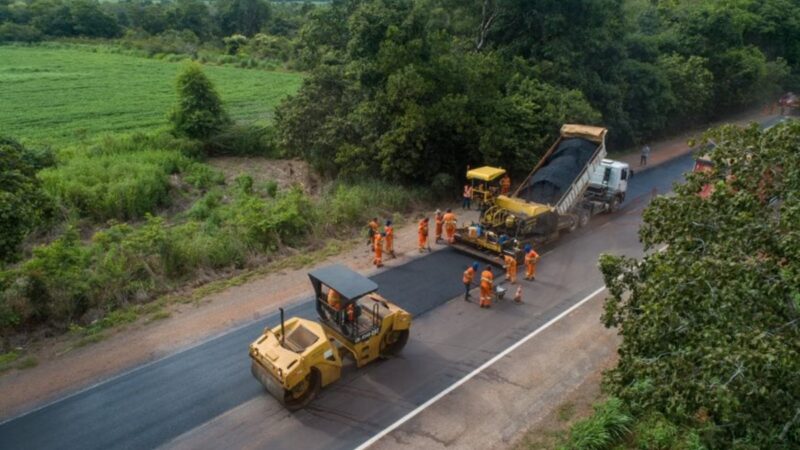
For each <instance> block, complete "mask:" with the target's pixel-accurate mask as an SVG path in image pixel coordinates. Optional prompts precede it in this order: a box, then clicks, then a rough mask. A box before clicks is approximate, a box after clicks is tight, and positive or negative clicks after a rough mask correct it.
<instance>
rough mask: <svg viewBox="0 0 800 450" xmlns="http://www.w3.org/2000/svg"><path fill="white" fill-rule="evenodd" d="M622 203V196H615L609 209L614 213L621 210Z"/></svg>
mask: <svg viewBox="0 0 800 450" xmlns="http://www.w3.org/2000/svg"><path fill="white" fill-rule="evenodd" d="M620 203H622V201H621V200H620V198H619V197H617V196H614V198H612V199H611V203H610V204H609V205H608V211H609V212H612V213H613V212H617V211H619V205H620Z"/></svg>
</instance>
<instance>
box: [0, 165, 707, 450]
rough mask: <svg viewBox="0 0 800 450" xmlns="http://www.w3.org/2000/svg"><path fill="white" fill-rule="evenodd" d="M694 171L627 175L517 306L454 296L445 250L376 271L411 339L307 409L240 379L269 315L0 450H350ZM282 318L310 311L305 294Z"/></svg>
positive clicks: (504, 331)
mask: <svg viewBox="0 0 800 450" xmlns="http://www.w3.org/2000/svg"><path fill="white" fill-rule="evenodd" d="M691 167H692V159H691V158H690V157H688V156H685V157H682V158H678V159H676V160H673V161H671V162H669V163H666V164H664V165H661V166H657V167H655V168H652V169H649V170H647V171H644V172H641V173H637V174H636V176H635V177H634V178H633V179H632V180H631V184H630V187H629V193H628V198H627V200H626V202H625V204H623V208H622V210H621V211H619V212H618V213H616V214H613V215H607V216H598V217H596V218H595V219H593V221H592V222H591V224H590V225H589V226H588V227H587V228H585V229H582V230H579V231H577V232H575V233H573V234H570V235H566V236H563V237H562V238H561V239H560V240H559V241H558V242H557V243H556V244H555V245H554V246H553V248H552V249H548V248H545V249H543V250H542V251H540V253H545V252H547V253H546V254H545V255H544V257H543V258H542V262H541V264H540V267H539V270H538V273H537V281H536V282H533V283H527V282H526V283H523V287H524V288H525V289H526V303H525V304H524V305H515V304H512V303H510V302H508V301H504V302H499V303H497V304H496V305H495V307H494V308H493V309H491V310H481V309H479V308H478V307H477V305H475V304H474V303H466V302H463V301H462V300H461V299H460V294H461V293H462V289H463V285H462V284H461V281H460V278H461V273H462V271H463V270H464V268H465V267H466V265H467V264H469V263H471V262H472V259H471V258H469V257H467V256H464V255H461V254H458V253H456V252H454V251H452V250H449V249H447V250H442V251H439V252H435V253H433V254H431V255H428V256H425V257H422V258H418V259H415V260H413V261H411V262H409V263H407V264H405V265H403V266H399V267H397V268H392V269H390V270H387V271H385V272H382V273H380V274H378V275H376V276H375V277H374V278H373V279H374V280H375V281H376V282H377V283H378V285H379V286H380V289H379V291H380V292H381V293H382V294H383V295H385V296H386V297H387V298H389V299H391V300H393V301H396V302H397V303H398V304H400V305H401V306H402V307H403V308H406V309H407V310H409V311H410V312H412V313H413V314H414V316H415V320H414V323H413V324H412V333H411V339H410V340H409V343H408V346H407V347H406V349H405V350H404V351H403V354H402V355H401V356H400V357H398V358H395V359H392V360H388V361H381V362H378V363H375V364H373V365H371V366H368V367H366V368H364V369H361V370H355V369H354V368H350V369H347V370H346V371H345V373H344V376H343V378H342V379H341V380H340V381H338V382H337V383H334V384H333V385H331V386H330V387H328V388H325V389H324V390H323V391H322V392H321V395H320V396H319V397H318V398H317V400H315V402H314V403H313V404H312V406H311V407H309V408H308V409H306V410H303V411H300V412H297V413H294V414H292V413H288V412H287V411H285V410H284V409H283V408H282V407H280V406H279V405H278V403H277V402H276V401H275V400H273V399H272V398H271V397H269V395H268V394H266V392H265V391H264V389H263V388H262V387H261V385H260V384H259V383H258V382H257V381H256V380H255V379H254V378H253V377H252V376H251V375H250V370H249V364H250V360H249V357H248V355H247V347H248V344H249V343H250V342H251V341H253V340H254V339H255V338H257V337H258V336H259V335H260V333H261V330H262V329H263V328H264V327H265V326H274V325H275V324H276V323H277V321H278V319H277V316H276V315H273V316H270V317H267V318H265V319H263V320H259V321H257V322H254V323H251V324H249V325H246V326H244V327H241V328H238V329H235V330H232V331H230V332H228V333H225V334H223V335H221V336H218V337H215V338H213V339H210V340H208V341H206V342H204V343H201V344H199V345H197V346H195V347H193V348H190V349H188V350H184V351H181V352H179V353H176V354H173V355H171V356H169V357H167V358H164V359H161V360H159V361H156V362H153V363H150V364H147V365H145V366H142V367H139V368H136V369H134V370H132V371H130V372H127V373H125V374H123V375H121V376H118V377H115V378H112V379H110V380H107V381H105V382H103V383H100V384H98V385H96V386H94V387H92V388H89V389H87V390H85V391H82V392H80V393H77V394H75V395H72V396H69V397H66V398H64V399H61V400H59V401H57V402H55V403H51V404H49V405H47V406H45V407H42V408H40V409H36V410H34V411H31V412H29V413H27V414H25V415H22V416H19V417H17V418H14V419H12V420H10V421H7V422H5V423H3V424H0V448H1V449H51V448H52V449H116V448H120V449H121V448H154V447H159V446H167V447H179V448H241V447H249V448H270V449H284V448H285V449H297V448H303V449H347V448H354V447H357V446H358V445H360V444H361V443H363V442H365V441H367V440H368V439H369V438H370V437H372V436H373V435H375V434H376V433H378V432H380V431H381V430H382V429H384V428H385V427H387V426H389V425H390V424H392V423H393V422H394V421H396V420H397V419H399V418H400V417H402V416H404V415H405V414H407V413H408V412H409V411H411V410H413V409H414V408H416V407H417V406H418V405H420V404H422V403H424V402H425V401H426V400H428V399H430V398H431V397H433V396H435V395H436V394H438V393H439V392H441V391H442V390H444V389H445V388H447V387H448V386H449V385H451V384H453V383H454V382H455V381H456V380H458V379H459V378H461V377H463V376H464V375H465V374H467V373H469V372H470V371H472V370H473V369H475V368H476V367H478V366H480V365H481V364H483V363H484V362H485V361H487V360H489V359H491V358H492V357H493V356H494V355H496V354H497V353H499V352H501V351H502V350H503V349H505V348H507V347H508V346H510V345H511V344H513V343H514V342H516V341H517V340H519V339H520V338H521V337H523V336H525V335H526V334H528V333H530V332H531V331H532V330H535V329H537V328H538V327H540V326H541V325H542V324H544V323H546V322H547V321H548V320H550V319H552V318H553V317H555V316H557V315H558V314H560V313H561V312H562V311H564V310H566V309H568V308H569V307H570V306H571V305H573V304H575V303H576V302H577V301H579V300H580V299H582V298H583V297H585V296H586V295H587V294H589V293H590V292H592V291H594V290H596V289H597V288H598V287H600V286H602V279H601V276H600V273H599V271H598V270H597V257H598V255H599V254H601V253H603V252H609V253H616V254H627V255H632V256H636V255H641V245H640V244H639V242H638V238H637V230H638V226H639V224H640V216H641V209H642V207H643V206H644V205H645V204H646V203H647V201H649V199H650V197H651V196H652V194H653V192H654V190H656V191H657V192H658V193H664V192H667V191H668V190H669V189H670V188H671V186H672V183H673V182H675V181H678V180H680V179H681V177H682V174H683V173H684V172H686V171H687V170H690V169H691ZM309 288H310V285H309ZM473 296H474V297H475V296H476V295H473ZM287 315H288V316H289V317H291V316H294V315H299V316H303V317H308V318H312V317H313V316H314V312H313V307H312V303H311V302H310V300H309V301H304V302H301V303H299V304H296V305H294V306H291V307H289V308H287ZM131 344H132V345H135V343H131ZM564 357H565V358H567V357H569V355H564ZM53 376H58V375H57V374H53Z"/></svg>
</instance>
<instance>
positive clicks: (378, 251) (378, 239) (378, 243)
mask: <svg viewBox="0 0 800 450" xmlns="http://www.w3.org/2000/svg"><path fill="white" fill-rule="evenodd" d="M384 236H386V233H375V241H374V242H375V245H374V249H375V258H374V259H373V260H372V264H375V267H383V237H384Z"/></svg>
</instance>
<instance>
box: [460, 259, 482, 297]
mask: <svg viewBox="0 0 800 450" xmlns="http://www.w3.org/2000/svg"><path fill="white" fill-rule="evenodd" d="M477 275H478V263H477V262H474V263H472V265H471V266H469V267H467V270H465V271H464V277H463V278H462V281H463V282H464V301H466V302H468V301H469V290H470V289H472V283H473V282H474V281H475V277H476V276H477Z"/></svg>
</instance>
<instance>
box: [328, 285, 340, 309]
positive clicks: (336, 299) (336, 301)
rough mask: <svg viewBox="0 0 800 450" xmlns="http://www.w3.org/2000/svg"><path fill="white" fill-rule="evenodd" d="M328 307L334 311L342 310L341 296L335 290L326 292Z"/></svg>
mask: <svg viewBox="0 0 800 450" xmlns="http://www.w3.org/2000/svg"><path fill="white" fill-rule="evenodd" d="M328 306H330V307H331V308H333V310H334V311H339V310H340V309H342V296H341V295H340V294H339V293H338V292H336V290H335V289H329V290H328Z"/></svg>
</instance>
